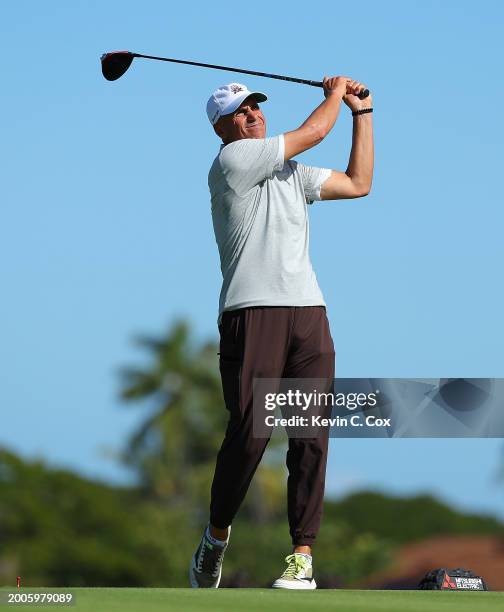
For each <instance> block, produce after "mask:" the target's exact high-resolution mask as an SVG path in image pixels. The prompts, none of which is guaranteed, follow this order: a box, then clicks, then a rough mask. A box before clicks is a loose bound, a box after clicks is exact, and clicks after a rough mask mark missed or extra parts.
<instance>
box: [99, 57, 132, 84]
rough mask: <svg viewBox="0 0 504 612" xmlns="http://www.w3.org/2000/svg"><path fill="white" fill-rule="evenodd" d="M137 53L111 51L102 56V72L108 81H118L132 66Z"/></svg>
mask: <svg viewBox="0 0 504 612" xmlns="http://www.w3.org/2000/svg"><path fill="white" fill-rule="evenodd" d="M134 58H135V54H134V53H131V51H110V52H109V53H104V54H103V55H102V56H101V58H100V59H101V66H102V74H103V76H104V77H105V78H106V79H107V81H117V79H119V78H120V77H122V75H123V74H124V73H125V72H126V70H128V68H129V67H130V66H131V62H132V61H133V59H134Z"/></svg>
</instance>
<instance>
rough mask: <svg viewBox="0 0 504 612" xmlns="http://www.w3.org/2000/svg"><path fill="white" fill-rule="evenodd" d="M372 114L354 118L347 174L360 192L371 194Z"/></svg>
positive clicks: (372, 160)
mask: <svg viewBox="0 0 504 612" xmlns="http://www.w3.org/2000/svg"><path fill="white" fill-rule="evenodd" d="M372 117H373V115H372V113H366V114H363V115H356V116H355V117H354V118H353V133H352V150H351V152H350V160H349V162H348V168H347V169H346V174H347V175H348V176H349V177H350V178H351V179H352V183H353V184H354V185H355V186H356V187H357V189H358V190H359V191H362V192H363V193H369V190H370V189H371V183H372V181H373V163H374V147H373V120H372Z"/></svg>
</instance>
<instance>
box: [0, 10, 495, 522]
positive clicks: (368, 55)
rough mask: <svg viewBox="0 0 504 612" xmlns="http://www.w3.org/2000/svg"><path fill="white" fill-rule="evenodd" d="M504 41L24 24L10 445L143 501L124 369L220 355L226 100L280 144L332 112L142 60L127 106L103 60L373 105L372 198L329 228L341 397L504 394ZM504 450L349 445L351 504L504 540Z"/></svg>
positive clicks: (16, 141)
mask: <svg viewBox="0 0 504 612" xmlns="http://www.w3.org/2000/svg"><path fill="white" fill-rule="evenodd" d="M503 17H504V9H503V5H502V3H500V2H497V1H495V2H489V1H482V2H478V3H475V2H464V1H463V2H454V1H447V2H443V3H440V2H429V1H422V2H419V1H418V2H417V1H404V2H399V1H397V2H392V1H385V2H380V3H376V2H369V1H365V0H364V1H362V2H359V3H358V4H355V3H354V4H351V3H347V2H345V3H343V2H342V3H338V2H336V3H335V2H316V1H315V2H311V3H310V4H309V5H306V4H305V3H290V4H289V5H288V6H286V5H285V4H274V3H266V2H262V1H258V2H255V3H253V4H243V3H236V5H231V6H229V7H227V8H226V9H225V10H224V11H222V12H219V10H218V7H217V6H216V5H212V4H208V3H202V2H193V3H190V4H189V3H184V4H182V3H179V4H176V5H174V4H172V3H168V2H153V1H148V0H146V1H144V2H142V3H140V2H127V1H123V2H117V1H115V0H111V1H108V2H106V3H101V2H97V1H89V2H77V1H74V2H71V3H70V2H64V1H49V2H44V3H39V2H35V1H31V2H28V1H24V0H20V1H18V2H16V3H9V4H4V5H2V7H1V8H0V41H1V42H0V45H1V47H2V53H1V54H0V68H1V74H2V77H3V81H2V103H1V104H2V111H3V113H2V116H3V121H2V143H3V146H2V147H1V149H0V167H1V172H2V183H1V184H2V186H1V195H2V197H1V207H0V215H1V217H0V270H1V279H2V299H1V301H0V325H1V328H2V331H1V337H2V342H1V343H0V360H1V364H2V379H3V384H2V385H1V391H0V393H1V395H0V417H1V427H0V444H3V445H6V446H7V447H8V448H11V449H13V450H15V451H17V452H20V453H21V454H23V456H26V457H44V458H46V459H47V460H48V461H49V462H50V463H51V464H54V465H62V466H67V467H71V468H74V469H77V470H79V471H80V472H82V473H83V474H86V475H89V476H93V477H96V478H101V479H105V480H110V481H113V482H126V481H128V477H129V476H128V474H127V473H126V472H125V471H124V470H122V469H121V468H119V467H118V466H117V464H116V463H115V461H114V459H113V454H114V452H116V451H117V450H118V449H119V448H120V447H121V445H122V444H123V443H124V441H125V439H126V436H127V435H128V433H129V432H131V431H132V429H133V428H134V427H135V425H136V424H137V423H138V422H139V421H140V420H141V418H142V410H141V409H140V408H139V409H135V408H133V407H124V406H122V405H121V404H120V402H119V400H118V389H119V379H118V375H117V373H118V370H119V368H120V367H121V366H124V365H127V364H132V363H141V362H142V361H143V359H144V356H143V355H142V354H139V353H138V351H137V350H136V348H135V347H134V345H133V344H132V338H133V337H134V336H135V335H137V334H139V333H152V334H157V333H162V332H163V331H164V330H166V329H167V328H168V327H169V326H170V324H171V323H172V322H173V321H174V320H175V319H176V318H178V317H186V318H188V319H189V320H190V321H191V323H192V325H193V327H194V330H195V335H196V338H198V339H200V340H204V339H207V338H216V337H217V328H216V313H217V302H218V293H219V289H220V271H219V262H218V254H217V249H216V245H215V241H214V237H213V232H212V224H211V218H210V210H209V199H208V192H207V184H206V176H207V171H208V168H209V165H210V163H211V161H212V159H213V157H214V156H215V154H216V151H217V149H218V141H217V138H216V137H215V135H214V134H213V132H212V130H211V127H210V125H209V123H208V121H207V118H206V114H205V102H206V99H207V97H208V95H209V94H210V93H211V91H212V90H213V89H215V87H216V86H218V85H220V84H221V83H225V82H229V81H230V80H238V81H240V80H241V81H243V82H245V83H247V84H248V85H249V86H250V87H251V88H252V87H253V88H257V89H260V90H263V91H266V92H267V93H268V94H269V97H270V99H269V101H268V102H267V103H265V104H264V106H263V110H264V112H265V113H266V116H267V119H268V131H269V133H270V134H277V133H281V132H284V131H288V130H291V129H294V128H295V127H297V126H298V125H299V124H300V123H301V122H302V121H303V120H304V119H305V118H306V116H307V115H308V114H309V113H310V112H311V110H312V109H313V108H314V107H315V106H316V105H318V104H319V102H320V100H321V92H320V91H319V90H317V89H315V88H310V87H305V86H301V85H294V84H289V83H282V82H276V81H270V80H265V79H260V78H241V77H238V76H236V77H235V76H233V75H229V74H228V73H224V72H217V71H212V70H204V69H201V68H192V67H185V66H175V65H165V64H161V63H158V62H148V61H142V60H136V61H135V63H134V65H133V67H132V68H131V69H130V71H129V72H128V74H127V75H126V76H125V77H124V78H123V79H121V80H120V81H117V82H115V83H109V82H106V81H105V80H104V79H103V78H102V76H101V73H100V66H99V56H100V54H101V53H102V52H104V51H108V50H113V49H130V50H133V51H137V52H140V53H147V54H154V55H156V54H159V55H167V56H169V57H179V58H182V59H192V60H196V61H203V62H209V63H216V64H224V65H235V66H241V67H244V68H249V69H255V70H261V71H271V72H277V73H280V74H288V75H292V76H299V77H304V78H310V79H321V78H322V76H323V75H324V74H331V75H333V74H346V75H349V76H352V77H355V78H357V79H359V80H361V81H363V82H364V83H366V84H367V85H368V86H369V88H370V89H371V90H372V92H373V95H374V107H375V114H374V120H375V130H376V173H375V180H374V186H373V191H372V193H371V195H370V196H369V197H368V198H366V199H364V200H358V201H352V202H338V203H335V202H324V203H320V204H316V205H315V206H314V207H313V208H312V209H311V211H310V223H311V255H312V261H313V264H314V267H315V270H316V272H317V276H318V279H319V284H320V285H321V287H322V290H323V292H324V295H325V298H326V301H327V303H328V314H329V319H330V322H331V328H332V333H333V337H334V341H335V345H336V351H337V374H338V375H339V376H343V377H352V376H356V377H380V376H387V377H401V376H405V377H416V378H422V377H425V378H429V377H458V376H473V377H502V376H504V370H503V362H502V346H503V341H504V327H503V325H502V314H501V313H502V312H503V310H504V293H503V289H502V281H501V280H500V279H501V276H502V271H501V269H502V260H503V255H504V247H503V241H502V238H501V232H502V227H503V222H504V213H503V210H502V187H501V177H502V149H501V143H502V141H503V137H504V133H503V132H504V128H503V122H502V118H501V112H500V110H499V105H500V100H501V99H502V94H503V85H502V80H501V79H500V74H501V71H502V70H501V69H502V66H501V59H502V52H503V48H502V47H503V44H502V35H501V34H502V27H503V25H504V24H503V22H504V19H503ZM350 136H351V118H350V117H349V114H348V112H342V115H341V117H340V119H339V120H338V123H337V125H336V127H335V129H334V130H333V132H332V134H331V135H330V136H329V137H328V138H327V139H326V140H325V141H324V142H323V143H322V144H321V145H320V146H318V147H316V148H315V149H313V150H311V151H309V152H308V153H306V154H305V155H303V156H302V158H301V159H302V160H303V161H304V162H306V163H309V164H313V165H317V166H323V167H333V168H336V169H344V168H345V167H346V162H347V159H348V153H349V146H350ZM502 448H503V443H502V441H500V440H393V441H381V440H341V441H333V444H332V454H331V458H330V463H329V472H328V490H329V491H330V492H331V493H332V494H335V495H342V494H345V493H346V492H348V491H351V490H354V489H357V488H360V487H374V488H377V489H381V490H388V491H392V492H394V493H397V494H412V493H415V492H418V491H422V492H424V491H430V492H434V493H436V494H438V495H440V496H442V497H443V498H444V499H446V500H447V501H449V502H451V503H453V504H455V505H457V506H458V507H463V508H466V509H472V510H483V511H488V512H493V513H498V514H500V515H501V516H503V517H504V504H503V503H502V502H503V497H504V484H502V483H501V484H500V485H499V484H497V483H496V474H497V470H498V465H499V459H501V458H502ZM446 463H449V465H450V466H454V467H453V478H452V479H451V481H450V482H449V483H447V482H446V481H445V480H444V481H443V482H441V478H440V476H439V466H440V465H446ZM457 465H458V466H459V467H457V468H456V467H455V466H457ZM461 466H464V469H467V470H468V474H469V477H470V478H469V480H468V476H467V473H465V472H463V470H462V467H461ZM468 482H470V483H471V486H469V485H468Z"/></svg>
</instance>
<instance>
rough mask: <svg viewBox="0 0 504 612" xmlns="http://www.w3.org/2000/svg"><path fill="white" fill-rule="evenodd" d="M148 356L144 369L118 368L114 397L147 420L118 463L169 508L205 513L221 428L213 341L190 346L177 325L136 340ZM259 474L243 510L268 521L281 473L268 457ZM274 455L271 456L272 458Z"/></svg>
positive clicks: (277, 508)
mask: <svg viewBox="0 0 504 612" xmlns="http://www.w3.org/2000/svg"><path fill="white" fill-rule="evenodd" d="M136 344H137V345H138V346H139V347H141V348H143V349H146V350H147V351H148V352H149V353H150V355H151V358H152V359H151V363H150V364H149V365H148V366H147V367H141V368H140V367H133V368H132V367H128V368H124V369H122V371H121V373H120V374H121V377H122V386H121V392H120V394H121V398H122V399H123V400H124V401H125V402H128V403H135V405H138V406H140V404H142V406H143V408H144V410H145V412H146V418H145V420H144V422H143V423H142V425H141V426H140V427H139V428H138V430H137V431H136V432H134V434H133V435H132V436H131V438H130V440H129V442H128V445H127V448H126V450H125V452H124V453H123V457H122V458H123V461H124V462H125V463H126V464H127V465H128V466H130V467H133V468H134V469H135V470H136V471H137V473H138V476H139V481H140V483H141V488H142V490H143V492H144V493H145V494H146V495H148V496H150V497H152V498H154V499H157V500H161V501H163V502H164V503H167V504H169V505H170V506H180V507H181V506H183V507H184V508H192V509H193V510H194V511H195V512H196V513H203V512H204V513H206V511H207V507H208V501H209V490H210V484H211V480H212V476H213V471H214V468H215V458H216V454H217V451H218V449H219V447H220V444H221V442H222V438H223V435H224V430H225V428H226V423H227V415H228V413H227V411H226V410H225V409H224V399H223V396H222V386H221V381H220V375H219V371H218V357H217V351H218V347H217V344H216V343H214V342H207V343H204V344H202V345H200V346H196V345H195V344H194V342H193V341H192V340H191V337H190V330H189V326H188V325H187V323H185V322H184V321H178V322H176V323H175V324H174V325H173V326H172V328H171V329H170V330H169V331H168V333H167V334H166V336H165V337H163V338H152V337H145V336H142V337H139V338H137V339H136ZM269 457H270V461H269V462H268V460H266V462H264V465H263V467H262V468H261V469H260V470H258V473H257V474H256V477H255V478H254V481H253V483H252V487H251V490H250V492H249V495H248V500H247V502H246V504H245V507H244V509H243V511H244V512H245V513H249V514H251V515H253V518H254V519H255V520H259V521H261V520H267V519H268V518H270V517H271V516H272V515H273V514H277V513H279V512H281V511H282V507H283V492H282V491H283V485H282V479H283V477H284V468H283V466H281V465H279V462H278V458H277V455H274V454H271V453H270V455H269ZM271 457H273V459H271Z"/></svg>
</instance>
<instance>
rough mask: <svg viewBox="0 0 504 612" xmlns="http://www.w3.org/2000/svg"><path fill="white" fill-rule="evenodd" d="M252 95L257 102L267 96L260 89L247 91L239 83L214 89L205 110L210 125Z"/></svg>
mask: <svg viewBox="0 0 504 612" xmlns="http://www.w3.org/2000/svg"><path fill="white" fill-rule="evenodd" d="M249 96H254V98H255V99H256V100H257V101H258V102H265V101H266V100H267V99H268V98H267V96H266V95H265V94H263V93H262V92H260V91H249V90H248V88H247V86H246V85H241V83H229V84H228V85H222V87H219V89H216V90H215V91H214V92H213V94H212V95H211V96H210V98H208V102H207V105H206V112H207V115H208V119H209V120H210V123H211V124H212V125H215V124H216V123H217V121H219V119H220V118H221V117H222V115H230V114H231V113H234V111H235V110H236V109H237V108H238V107H239V106H240V104H241V103H242V102H243V100H245V98H248V97H249Z"/></svg>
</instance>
